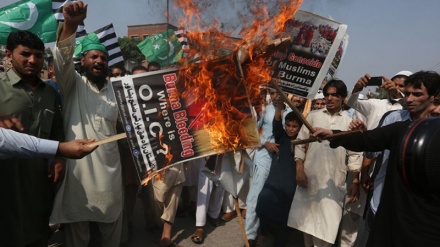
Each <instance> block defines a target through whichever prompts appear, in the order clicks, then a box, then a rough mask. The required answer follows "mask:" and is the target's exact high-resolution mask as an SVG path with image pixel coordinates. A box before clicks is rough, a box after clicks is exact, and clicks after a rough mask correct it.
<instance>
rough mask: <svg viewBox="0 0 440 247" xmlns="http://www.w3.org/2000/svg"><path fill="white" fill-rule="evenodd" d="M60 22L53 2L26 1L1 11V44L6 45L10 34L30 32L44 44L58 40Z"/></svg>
mask: <svg viewBox="0 0 440 247" xmlns="http://www.w3.org/2000/svg"><path fill="white" fill-rule="evenodd" d="M57 28H58V22H57V20H56V19H55V16H54V14H53V11H52V0H24V1H19V2H17V3H13V4H11V5H8V6H6V7H3V8H1V9H0V44H6V40H7V38H8V36H9V33H11V32H16V31H20V30H23V31H24V30H28V31H30V32H32V33H34V34H36V35H38V37H40V39H41V40H43V42H44V43H49V42H54V41H55V40H56V31H57Z"/></svg>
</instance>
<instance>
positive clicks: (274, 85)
mask: <svg viewBox="0 0 440 247" xmlns="http://www.w3.org/2000/svg"><path fill="white" fill-rule="evenodd" d="M270 86H271V87H273V88H274V89H275V90H277V92H278V94H279V95H280V97H281V99H283V101H284V102H286V103H287V104H288V105H289V106H290V108H291V109H292V111H293V112H294V113H295V115H296V116H297V117H298V118H299V119H300V120H301V121H302V122H303V124H304V125H305V126H306V127H307V129H309V131H310V133H313V132H314V130H313V127H312V125H311V124H310V123H309V122H307V120H306V118H305V117H304V116H303V114H302V113H301V112H299V110H298V108H296V107H295V106H294V105H293V104H292V101H290V100H289V98H287V96H286V95H285V94H284V92H283V90H281V88H280V87H279V86H278V84H276V83H275V82H274V81H271V82H270Z"/></svg>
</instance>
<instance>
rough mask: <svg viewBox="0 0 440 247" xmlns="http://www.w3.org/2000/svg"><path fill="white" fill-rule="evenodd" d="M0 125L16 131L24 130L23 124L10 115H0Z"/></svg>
mask: <svg viewBox="0 0 440 247" xmlns="http://www.w3.org/2000/svg"><path fill="white" fill-rule="evenodd" d="M0 127H1V128H4V129H11V130H16V131H20V132H22V131H24V128H23V125H22V124H21V122H20V120H18V118H15V117H12V116H11V115H0Z"/></svg>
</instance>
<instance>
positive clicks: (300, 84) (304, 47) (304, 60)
mask: <svg viewBox="0 0 440 247" xmlns="http://www.w3.org/2000/svg"><path fill="white" fill-rule="evenodd" d="M346 29H347V26H346V25H344V24H341V23H339V22H336V21H334V20H330V19H327V18H324V17H321V16H318V15H315V14H313V13H310V12H306V11H298V12H297V13H296V14H295V17H294V18H293V19H290V20H288V21H287V22H286V23H285V30H284V31H285V32H286V33H288V34H289V35H290V36H291V37H292V39H293V42H292V45H291V46H290V47H289V48H288V49H285V50H278V51H277V52H274V53H273V54H272V61H271V63H272V64H273V65H274V74H273V77H274V78H279V79H280V87H281V88H282V90H283V91H284V92H288V93H292V94H295V95H299V96H302V97H306V98H309V99H313V97H314V96H315V94H316V93H317V92H318V90H319V88H320V87H321V83H322V82H323V81H324V79H325V78H326V76H327V75H328V74H329V75H330V76H333V75H334V73H335V72H336V69H337V67H338V66H339V63H340V61H341V60H342V57H343V54H344V51H345V48H346V47H347V44H348V36H347V35H346V34H345V31H346Z"/></svg>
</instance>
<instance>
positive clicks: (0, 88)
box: [0, 31, 75, 246]
mask: <svg viewBox="0 0 440 247" xmlns="http://www.w3.org/2000/svg"><path fill="white" fill-rule="evenodd" d="M5 54H6V57H7V59H8V60H9V62H11V64H12V68H11V69H9V70H7V71H6V72H1V73H0V115H9V116H12V117H16V118H17V119H18V120H20V122H21V123H22V124H23V126H22V128H15V129H17V130H20V131H22V132H23V133H26V134H29V135H33V136H36V137H39V138H46V139H52V140H57V141H63V140H64V133H63V131H62V126H63V124H62V119H61V114H60V111H59V109H58V106H57V102H56V100H57V95H56V92H55V90H54V89H53V88H52V87H51V86H49V85H47V84H46V83H44V82H43V81H42V80H41V79H40V78H39V75H40V71H41V68H42V67H43V63H44V44H43V42H42V41H41V40H40V39H39V38H38V37H37V36H36V35H35V34H33V33H31V32H28V31H19V32H13V33H10V34H9V36H8V39H7V45H6V51H5ZM0 121H1V122H3V120H2V119H0ZM0 126H2V124H0ZM2 127H8V128H12V129H14V126H13V125H10V124H7V125H6V126H2ZM72 139H75V138H72ZM48 164H49V160H48V159H46V158H37V159H5V160H1V161H0V169H1V172H0V197H1V199H2V203H1V205H0V212H1V216H0V222H1V228H0V239H1V244H2V245H3V246H47V238H48V235H47V234H48V226H49V224H48V223H49V222H48V217H49V215H50V210H51V207H52V191H53V190H52V188H51V181H50V180H51V179H49V178H48V176H47V175H48V169H47V168H48ZM55 168H57V169H56V171H58V172H56V173H55V176H54V177H53V178H54V181H53V182H57V181H59V180H60V178H61V177H62V175H63V174H64V171H63V170H64V161H60V160H57V163H56V166H55Z"/></svg>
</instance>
